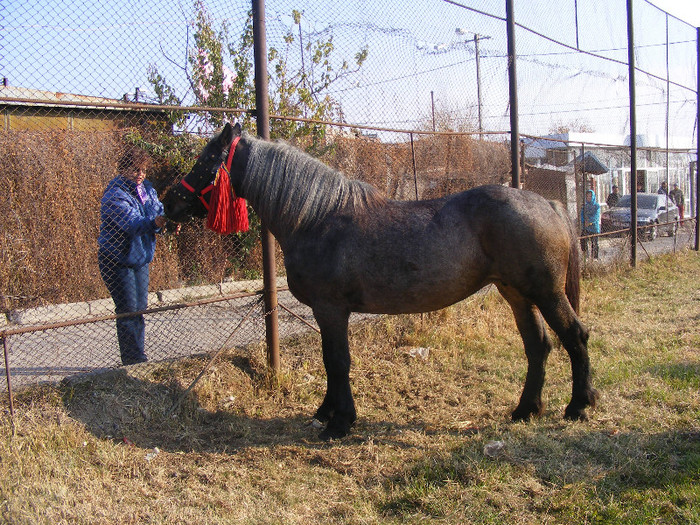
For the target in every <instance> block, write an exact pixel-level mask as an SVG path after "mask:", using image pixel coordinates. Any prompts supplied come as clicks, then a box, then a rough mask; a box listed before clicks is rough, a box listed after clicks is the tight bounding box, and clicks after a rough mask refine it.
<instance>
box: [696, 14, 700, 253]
mask: <svg viewBox="0 0 700 525" xmlns="http://www.w3.org/2000/svg"><path fill="white" fill-rule="evenodd" d="M695 41H696V43H697V47H698V51H697V59H696V60H695V64H696V67H697V70H698V81H697V84H695V89H696V90H697V91H696V95H697V103H696V106H695V110H696V111H697V113H698V116H697V120H696V121H695V122H697V123H698V124H697V126H696V131H697V134H698V136H697V141H696V143H695V145H696V146H697V149H698V150H697V152H696V153H697V157H696V159H695V251H696V252H697V251H698V249H699V248H700V27H696V28H695Z"/></svg>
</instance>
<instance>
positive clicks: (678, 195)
mask: <svg viewBox="0 0 700 525" xmlns="http://www.w3.org/2000/svg"><path fill="white" fill-rule="evenodd" d="M668 195H669V197H671V198H672V199H673V202H674V203H676V206H678V220H679V221H680V224H681V226H683V211H684V205H685V202H684V196H683V192H682V191H681V189H680V188H679V187H678V183H677V182H674V183H673V189H672V190H671V193H669V194H668Z"/></svg>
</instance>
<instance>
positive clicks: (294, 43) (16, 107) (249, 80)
mask: <svg viewBox="0 0 700 525" xmlns="http://www.w3.org/2000/svg"><path fill="white" fill-rule="evenodd" d="M634 7H635V11H634V16H633V23H634V28H635V35H636V37H635V42H634V56H635V60H636V68H637V69H636V70H637V76H636V78H637V80H636V90H637V91H636V106H635V107H636V110H637V137H636V141H637V143H638V145H639V147H640V148H639V150H638V157H637V159H636V160H637V173H636V174H635V175H636V177H635V180H636V182H637V191H639V192H642V193H648V194H650V195H651V194H653V195H656V194H657V192H658V191H659V190H660V188H661V187H662V185H665V186H666V188H667V191H668V192H669V193H670V192H671V190H673V189H674V188H675V186H674V185H675V184H677V185H678V188H677V191H678V192H679V193H678V192H677V193H675V194H673V195H672V196H671V199H670V201H669V200H665V201H664V202H663V204H658V205H655V209H654V212H655V215H651V214H644V215H643V217H642V221H641V222H640V226H641V227H642V228H643V230H641V231H642V232H643V235H641V236H640V239H641V240H642V243H643V244H642V250H643V253H644V254H649V255H652V254H653V253H655V252H656V251H658V250H666V251H669V250H676V249H681V248H683V247H687V246H691V245H692V243H693V231H694V228H696V224H697V221H696V217H697V202H696V195H697V185H696V181H697V160H696V152H697V147H698V144H697V117H698V105H697V97H698V86H697V80H696V78H697V71H698V54H697V32H696V30H695V28H692V27H691V26H689V25H688V24H686V23H684V22H682V21H680V20H677V19H675V18H673V17H671V16H669V15H667V14H666V13H664V12H663V11H660V10H658V9H657V8H656V7H654V6H653V5H652V4H649V3H647V2H646V1H643V0H640V1H637V2H634ZM250 8H251V5H250V3H249V2H247V1H242V0H233V1H220V0H206V1H205V0H196V1H194V2H192V3H172V2H161V1H158V0H154V1H152V2H147V3H142V4H139V5H138V6H136V5H135V4H133V3H131V2H125V1H117V2H109V3H106V4H105V3H94V2H87V3H86V2H81V3H80V4H77V3H74V4H72V3H65V2H53V1H49V2H46V3H44V4H42V5H37V4H35V3H31V2H30V3H19V2H16V3H13V4H11V5H10V6H9V7H5V8H3V9H4V23H3V29H2V31H3V32H4V33H5V35H6V36H7V37H8V38H6V39H5V40H4V43H3V47H4V49H3V53H4V55H5V59H6V60H5V61H4V62H3V64H2V75H3V85H2V87H0V107H2V111H3V129H2V132H0V141H1V142H2V144H1V147H2V151H3V156H2V158H0V165H1V167H2V169H1V170H0V173H2V176H1V177H2V179H1V180H2V187H3V191H2V195H0V250H1V253H2V267H1V269H0V300H1V302H2V304H0V307H1V308H2V312H3V314H4V315H3V316H0V330H2V331H3V332H2V333H3V342H4V344H5V349H6V355H7V360H6V362H5V366H6V372H8V371H9V372H10V374H11V375H10V374H8V376H7V377H8V380H9V378H10V377H11V378H12V381H13V382H14V384H16V385H25V384H32V383H34V382H37V381H43V380H56V379H59V378H61V377H65V376H66V375H71V374H75V373H83V372H86V371H94V370H101V369H104V368H111V367H115V366H119V365H120V364H122V363H127V362H131V361H132V358H133V357H134V356H133V355H131V354H130V353H129V352H130V351H125V350H124V349H123V348H122V351H120V346H121V345H120V340H121V341H122V342H124V341H125V340H126V339H128V338H129V337H132V338H133V337H134V333H137V336H136V337H137V338H140V337H141V335H138V334H141V333H143V336H144V337H145V346H144V347H143V353H144V354H145V356H146V357H148V359H153V360H167V359H173V360H174V359H178V358H180V357H182V356H186V355H191V354H198V353H206V352H212V351H215V350H216V349H217V348H219V347H220V346H221V345H224V344H229V345H244V344H251V343H256V342H259V341H261V340H262V339H263V338H264V330H265V329H264V323H263V322H262V320H263V319H264V317H265V316H266V315H267V314H268V313H269V312H265V311H264V308H263V307H262V306H260V304H259V303H258V301H257V298H258V297H259V292H260V289H261V288H262V282H261V280H260V279H261V260H262V254H261V247H260V243H259V236H260V222H259V220H258V219H257V218H256V217H255V216H254V214H253V213H251V220H250V225H251V228H250V230H249V231H248V232H243V233H238V234H230V235H226V236H221V235H218V234H215V233H213V232H210V231H208V230H206V229H205V228H204V227H203V225H202V224H201V223H199V222H197V221H193V222H190V223H187V224H184V225H182V228H181V229H180V231H178V232H176V231H175V228H174V226H173V225H170V224H160V222H161V221H160V219H157V217H160V216H162V212H161V211H160V210H159V209H158V196H160V197H162V195H163V194H164V193H165V192H166V191H167V190H168V189H169V187H170V186H172V184H173V183H174V182H176V181H177V180H179V179H180V178H181V177H182V176H183V175H184V174H185V173H186V172H187V171H188V170H189V168H190V167H191V166H192V164H193V163H194V161H195V159H196V157H197V155H198V154H199V152H200V150H201V147H202V145H203V143H204V138H206V137H208V136H209V135H211V134H212V133H213V132H215V131H216V130H217V129H219V127H220V126H221V125H222V123H223V122H225V121H227V120H230V119H233V118H237V119H238V120H239V121H240V122H241V123H242V124H243V126H244V128H247V129H248V130H249V131H251V132H252V131H253V129H254V126H255V108H254V105H255V85H254V71H253V63H254V62H253V40H252V18H251V11H250ZM265 10H266V20H265V22H266V34H267V45H268V49H267V56H268V60H269V65H268V71H269V86H270V112H271V117H272V118H271V135H272V137H273V138H282V139H285V140H288V141H290V142H292V143H293V144H295V145H297V146H298V147H300V148H302V149H304V150H305V151H307V152H308V153H310V154H312V155H313V156H316V157H318V158H320V159H322V160H323V161H324V162H326V163H327V164H329V165H331V166H332V167H334V168H337V169H339V170H340V171H342V172H343V173H345V174H346V175H347V176H348V177H350V178H355V179H361V180H364V181H366V182H370V183H371V184H373V185H375V186H376V187H378V188H379V189H380V190H382V191H383V192H384V193H385V194H386V195H387V196H388V197H390V198H396V199H425V198H435V197H440V196H443V195H445V194H448V193H453V192H457V191H462V190H466V189H469V188H472V187H475V186H478V185H481V184H510V181H511V160H510V150H511V147H512V144H510V139H511V135H510V122H509V119H510V109H511V98H510V92H509V76H508V75H509V73H508V66H509V53H508V49H507V31H506V30H507V28H506V12H505V2H502V1H486V2H479V3H478V4H477V3H472V2H453V1H447V0H444V1H440V0H421V1H419V2H413V3H412V4H411V8H410V9H407V8H406V6H405V5H404V4H401V3H398V2H395V1H394V0H374V1H373V2H360V3H343V2H335V3H334V2H308V1H299V2H297V3H294V2H286V1H276V0H268V1H267V2H266V5H265ZM514 12H515V21H516V26H515V27H516V31H515V40H516V49H517V76H518V78H517V80H518V105H519V117H520V121H519V122H520V124H519V125H520V131H521V134H522V143H521V144H520V145H519V146H520V148H521V168H522V178H521V182H522V187H523V188H524V189H529V190H532V191H535V192H537V193H540V194H541V195H543V196H545V197H547V198H551V199H557V200H560V201H561V202H563V203H564V204H565V206H566V207H567V209H568V211H569V214H570V216H571V217H572V219H573V220H575V221H576V222H577V224H579V226H580V227H581V234H582V238H583V239H582V240H583V241H585V242H583V243H582V247H583V248H584V249H585V256H586V257H587V259H588V260H591V259H594V257H595V255H598V260H599V261H591V262H596V263H597V262H600V263H601V264H603V263H609V262H611V261H621V260H622V261H624V260H627V259H628V257H629V255H628V254H629V249H630V246H629V240H628V238H627V236H626V235H618V233H619V230H621V229H624V228H625V224H624V220H623V218H624V212H623V213H622V214H621V215H620V214H618V215H617V216H616V215H614V214H612V213H611V212H612V210H613V207H612V206H609V205H608V203H607V202H606V200H607V197H608V196H609V195H610V194H612V193H613V186H616V187H617V191H618V192H619V194H620V195H621V196H623V197H624V195H628V194H630V193H631V192H632V191H633V189H634V188H632V187H631V181H632V180H633V178H632V176H631V175H632V173H631V159H630V143H631V140H630V131H629V130H630V92H629V64H628V41H627V38H628V33H627V11H626V9H625V3H624V2H603V1H602V0H601V1H595V2H587V3H581V2H575V1H567V2H561V1H557V2H554V1H552V0H539V1H538V2H536V3H534V4H533V3H532V2H527V3H525V2H515V6H514ZM134 152H145V153H146V154H147V156H148V159H149V161H148V164H147V165H144V167H146V169H145V175H146V178H147V181H149V182H148V183H147V186H148V184H151V185H152V187H153V191H152V192H151V193H147V194H146V195H145V196H144V195H140V194H139V191H138V188H139V187H140V186H139V181H138V179H137V180H131V179H129V177H135V174H136V173H138V171H139V170H138V169H136V170H134V169H133V168H134V166H133V165H131V164H129V163H126V164H125V161H124V158H125V154H127V153H130V154H131V155H132V156H133V155H137V156H138V155H140V154H139V153H134ZM137 167H138V166H137ZM110 181H117V182H112V183H111V184H113V185H114V184H117V183H118V184H117V185H118V186H119V187H118V188H116V189H114V188H113V189H114V192H113V193H115V194H119V195H117V197H118V199H117V200H118V202H119V203H120V204H119V205H120V206H122V205H123V206H122V208H118V207H117V209H120V210H121V212H120V213H121V215H120V214H111V215H110V211H111V209H110V206H112V207H115V206H117V205H116V204H114V202H112V204H109V205H108V206H107V207H106V208H105V206H104V205H101V202H104V201H105V199H106V200H107V201H110V199H108V198H107V197H109V195H110V193H109V192H110V190H109V189H108V188H109V185H110ZM588 190H593V191H594V192H595V195H596V200H597V201H598V203H600V205H601V209H599V213H600V219H598V221H597V223H596V224H595V225H594V227H593V228H592V229H591V230H587V229H586V228H585V224H584V223H585V222H586V220H585V217H584V216H583V212H584V211H585V209H586V193H587V191H588ZM680 194H682V196H681V195H680ZM110 202H111V201H110ZM661 206H663V207H664V210H660V209H659V208H660V207H661ZM681 208H682V211H683V213H684V217H683V218H684V219H686V220H685V221H683V222H681V220H680V219H681V217H680V213H681ZM125 210H126V211H125ZM117 215H118V216H117ZM621 217H622V218H621ZM127 218H131V219H134V220H133V221H132V220H126V219H127ZM582 219H583V223H582ZM120 221H121V222H120ZM628 221H629V219H628ZM125 223H129V224H131V226H129V227H126V226H124V224H125ZM132 223H138V224H136V225H134V224H132ZM626 227H627V228H629V224H627V226H626ZM110 228H111V233H110ZM600 229H602V230H603V231H602V233H603V234H604V236H603V237H601V238H600V239H598V237H597V236H596V235H595V234H596V232H597V231H599V230H600ZM101 231H102V233H101ZM135 232H136V233H138V235H137V236H136V237H138V238H139V241H138V242H140V243H141V244H140V245H139V247H137V248H138V249H140V250H141V251H142V252H143V253H140V255H143V257H141V258H138V257H137V258H136V259H138V260H136V259H133V260H132V259H131V258H130V257H131V256H134V255H135V254H134V253H132V251H131V250H133V249H136V251H138V249H137V248H134V245H135V244H134V243H135V242H136V241H135V240H134V239H135V238H136V237H134V235H133V234H134V233H135ZM647 232H648V234H647ZM666 233H670V235H668V236H665V237H664V236H663V234H666ZM101 235H102V242H100V240H99V239H100V236H101ZM110 235H111V237H110ZM591 235H593V236H591ZM108 237H109V238H108ZM127 237H128V239H129V240H128V242H126V243H125V242H124V240H125V239H127ZM594 240H595V241H596V242H597V246H598V250H597V254H596V252H595V251H594V250H593V247H592V245H593V241H594ZM152 251H154V253H153V254H152V253H151V252H152ZM151 255H153V258H152V262H151ZM281 257H282V255H281V253H279V252H278V253H277V258H278V262H279V264H278V265H277V267H278V270H279V273H280V275H279V277H280V281H279V285H280V286H281V289H282V290H283V291H282V292H281V294H280V304H281V308H280V309H279V311H278V314H279V315H280V319H281V320H282V322H281V323H280V332H281V333H280V335H281V336H282V337H285V336H288V335H292V334H294V333H296V332H297V331H298V330H308V329H311V326H313V318H312V316H311V313H310V311H308V309H306V308H304V307H302V306H301V305H299V304H298V303H296V302H295V301H294V300H293V298H292V297H291V296H290V295H289V293H288V292H286V291H284V268H283V264H282V263H281V262H282V259H281ZM100 263H102V264H100ZM110 264H111V265H112V266H113V267H111V268H109V266H110ZM115 265H116V266H115ZM101 266H102V268H101ZM144 266H145V267H146V268H147V269H148V275H147V277H146V276H144V275H140V276H136V275H130V276H129V277H128V279H130V280H128V281H127V277H125V276H124V275H121V274H120V273H119V272H121V271H124V272H126V273H129V272H130V273H131V274H133V273H134V272H133V270H134V268H136V267H138V268H143V267H144ZM115 268H116V270H115ZM125 269H128V270H125ZM101 270H102V271H101ZM117 270H119V271H117ZM110 272H111V273H110ZM139 279H140V280H139ZM126 282H128V283H131V284H129V285H128V286H129V287H132V286H133V287H137V285H136V283H137V282H138V283H141V284H140V288H138V287H137V288H138V289H140V292H139V293H138V294H135V295H138V296H139V297H140V299H139V301H136V299H134V301H132V302H130V301H131V298H129V300H126V299H125V298H124V297H122V296H123V293H122V292H123V291H124V290H125V284H124V283H126ZM144 282H145V283H146V288H144ZM146 289H147V292H146ZM135 290H136V288H135ZM122 299H124V301H122ZM120 301H122V303H121V304H120ZM115 305H116V307H115ZM134 311H136V312H137V313H136V314H135V315H132V314H133V312H134ZM144 311H145V313H144ZM249 311H250V312H251V313H250V315H248V312H249ZM130 312H131V313H130ZM141 315H143V317H144V322H143V324H141V321H140V316H141ZM135 319H136V320H137V322H135V321H134V320H135ZM134 324H137V325H138V327H137V328H134V327H133V326H134ZM239 325H240V326H239ZM118 326H121V328H118ZM129 327H131V328H129ZM124 334H126V335H124ZM129 334H131V335H129ZM229 336H231V339H229ZM125 338H126V339H125ZM124 344H125V345H126V343H124ZM126 346H128V345H126ZM138 348H140V347H138ZM124 352H126V353H124ZM139 352H140V351H137V352H136V354H134V355H136V358H134V359H133V360H136V361H138V360H140V359H141V358H142V357H143V356H142V355H140V353H139ZM124 357H126V359H125V360H124V359H123V358H124Z"/></svg>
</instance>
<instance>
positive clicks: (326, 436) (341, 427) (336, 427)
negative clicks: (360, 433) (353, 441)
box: [318, 419, 354, 441]
mask: <svg viewBox="0 0 700 525" xmlns="http://www.w3.org/2000/svg"><path fill="white" fill-rule="evenodd" d="M353 422H354V421H353ZM353 422H342V421H338V420H337V419H331V420H330V422H329V423H328V425H327V426H326V428H325V430H324V431H323V432H321V433H320V434H319V435H318V437H319V438H320V439H322V440H323V441H330V440H332V439H342V438H344V437H345V436H347V435H348V434H349V433H350V428H351V427H352V424H353Z"/></svg>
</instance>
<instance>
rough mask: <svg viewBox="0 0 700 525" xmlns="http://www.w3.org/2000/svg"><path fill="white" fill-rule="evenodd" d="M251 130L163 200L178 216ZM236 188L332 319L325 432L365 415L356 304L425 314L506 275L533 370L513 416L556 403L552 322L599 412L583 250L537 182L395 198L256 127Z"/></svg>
mask: <svg viewBox="0 0 700 525" xmlns="http://www.w3.org/2000/svg"><path fill="white" fill-rule="evenodd" d="M239 136H241V129H240V126H238V125H236V126H231V125H229V124H227V125H226V126H225V127H224V129H223V131H221V133H219V134H218V135H217V136H215V137H214V138H213V139H212V140H210V141H209V143H208V144H207V145H206V146H205V148H204V150H203V151H202V154H201V155H200V156H199V158H198V160H197V162H196V163H195V165H194V167H193V168H192V170H191V171H190V173H189V174H187V175H186V177H185V178H184V181H185V183H184V185H183V183H182V182H181V183H179V184H178V185H176V186H175V187H173V188H172V189H171V190H170V191H169V192H168V194H167V195H166V196H165V198H164V205H165V211H166V215H167V216H168V217H169V218H171V219H173V220H176V221H180V220H183V219H184V218H187V217H190V216H195V217H203V216H204V215H205V214H206V209H205V207H204V205H203V203H202V201H204V202H206V198H204V197H202V191H203V190H205V192H204V193H205V194H208V193H209V192H208V191H206V188H208V187H209V186H210V185H211V182H212V180H213V178H214V176H215V174H216V172H217V170H218V168H219V166H220V165H221V164H222V162H224V161H225V159H226V158H227V156H228V154H229V148H230V147H231V144H232V142H233V139H234V138H235V137H239ZM231 185H232V187H233V190H234V191H235V193H236V195H238V196H241V197H244V198H245V199H247V200H248V202H249V203H250V205H251V206H252V208H253V209H254V210H255V212H256V213H257V214H258V216H259V217H260V219H261V220H262V223H263V225H265V226H266V227H267V228H269V230H270V231H271V232H272V234H273V235H274V236H275V237H276V239H277V241H278V242H279V244H280V247H281V248H282V251H283V252H284V265H285V268H286V270H287V282H288V284H289V289H290V291H291V292H292V294H293V295H294V296H295V297H296V298H297V299H298V300H299V301H301V302H302V303H304V304H306V305H308V306H310V307H311V309H312V310H313V314H314V316H315V318H316V321H317V322H318V326H319V327H320V329H321V339H322V347H323V363H324V365H325V369H326V377H327V389H326V395H325V398H324V400H323V402H322V403H321V406H320V407H319V409H318V410H317V412H316V414H315V416H314V417H315V419H317V420H319V421H320V422H322V423H324V424H326V427H325V429H324V430H323V431H322V432H321V435H320V437H321V438H322V439H333V438H340V437H343V436H345V435H346V434H347V433H348V432H349V431H350V428H351V426H352V425H353V423H354V422H355V419H356V412H355V404H354V401H353V397H352V392H351V388H350V379H349V371H350V351H349V345H348V319H349V316H350V313H351V312H366V313H386V314H399V313H416V312H428V311H431V310H437V309H440V308H444V307H446V306H449V305H451V304H454V303H456V302H458V301H461V300H462V299H464V298H466V297H468V296H469V295H471V294H473V293H475V292H476V291H478V290H480V289H481V288H483V287H484V286H486V285H488V284H491V283H492V284H494V285H496V287H497V288H498V290H499V292H500V293H501V294H502V295H503V297H504V298H505V299H506V300H507V301H508V303H509V304H510V306H511V308H512V310H513V314H514V315H515V320H516V323H517V326H518V329H519V331H520V334H521V336H522V339H523V342H524V345H525V354H526V355H527V360H528V370H527V376H526V378H525V386H524V388H523V392H522V395H521V397H520V402H519V404H518V406H517V407H516V409H515V410H514V411H513V413H512V418H513V420H527V419H529V418H530V417H531V416H533V415H539V414H541V413H542V410H543V403H542V387H543V384H544V377H545V364H546V361H547V356H548V355H549V352H550V351H551V348H552V345H551V342H550V339H549V337H548V335H547V330H546V327H545V324H544V322H543V317H544V320H546V322H547V323H548V324H549V326H550V327H551V328H552V329H553V330H554V332H555V333H556V334H557V336H558V337H559V339H560V340H561V342H562V344H563V346H564V347H565V348H566V350H567V352H568V353H569V357H570V359H571V370H572V383H573V386H572V396H571V402H570V403H569V405H568V406H567V407H566V410H565V412H564V416H565V417H566V418H567V419H574V420H583V419H586V413H585V409H586V407H587V406H594V405H595V401H596V398H597V396H598V394H597V392H596V390H595V389H593V388H592V387H591V376H590V363H589V358H588V349H587V341H588V331H587V329H586V328H585V327H584V326H583V324H582V323H581V321H580V320H579V318H578V316H577V311H578V303H579V278H580V275H579V249H578V243H577V237H576V234H575V232H574V229H573V226H572V224H571V221H570V220H569V219H568V217H567V216H566V213H565V211H564V210H563V207H562V206H561V205H560V204H558V203H553V202H548V201H547V200H545V199H544V198H542V197H541V196H539V195H536V194H534V193H530V192H528V191H523V190H517V189H513V188H508V187H504V186H482V187H478V188H474V189H472V190H469V191H465V192H462V193H457V194H454V195H449V196H447V197H443V198H441V199H433V200H424V201H395V200H390V199H387V198H386V197H384V196H383V195H382V194H381V193H380V192H379V191H378V190H376V189H375V188H373V187H372V186H370V185H368V184H365V183H362V182H359V181H354V180H349V179H347V178H346V177H344V176H343V175H342V174H340V173H339V172H337V171H335V170H332V169H331V168H329V167H327V166H325V165H324V164H323V163H321V162H319V161H318V160H316V159H314V158H313V157H311V156H309V155H307V154H305V153H303V152H301V151H300V150H298V149H295V148H293V147H291V146H289V145H287V144H284V143H279V142H266V141H263V140H260V139H257V138H254V137H252V136H250V135H248V134H243V135H242V137H241V139H240V141H238V144H237V145H236V146H235V152H234V153H233V164H232V166H231Z"/></svg>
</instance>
